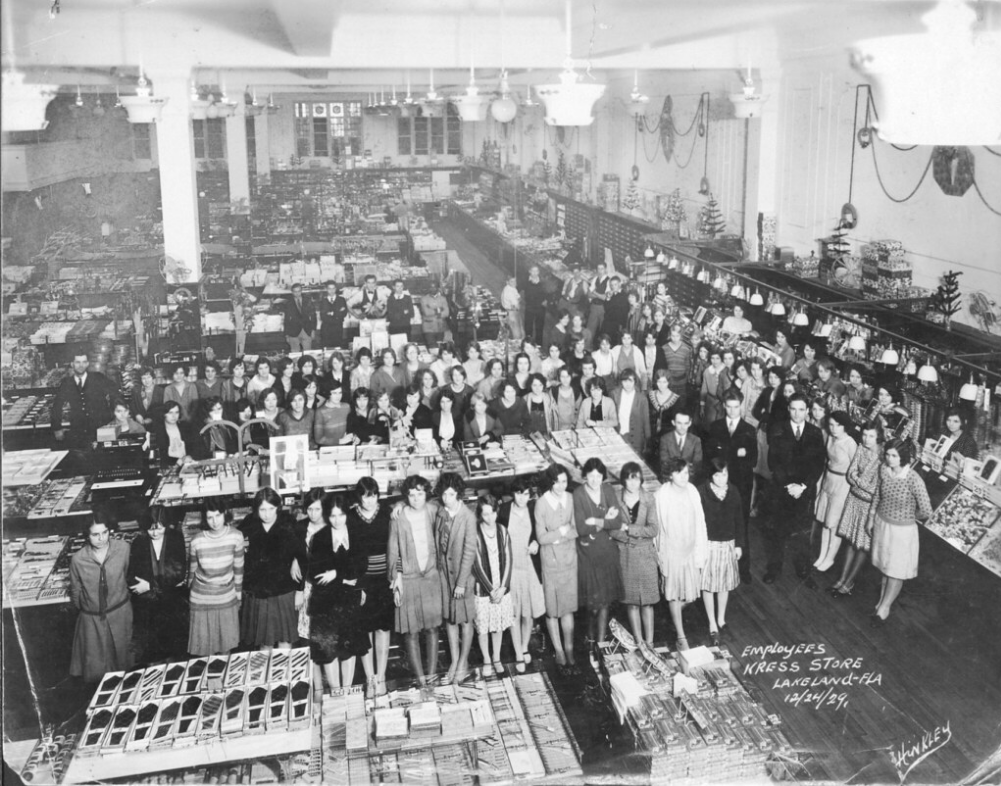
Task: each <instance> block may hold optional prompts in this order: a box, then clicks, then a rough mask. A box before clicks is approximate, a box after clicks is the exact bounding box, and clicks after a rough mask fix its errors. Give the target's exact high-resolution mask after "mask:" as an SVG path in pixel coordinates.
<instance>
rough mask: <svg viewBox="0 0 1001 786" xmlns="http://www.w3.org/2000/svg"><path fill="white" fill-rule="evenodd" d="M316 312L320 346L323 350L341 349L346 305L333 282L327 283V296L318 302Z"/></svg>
mask: <svg viewBox="0 0 1001 786" xmlns="http://www.w3.org/2000/svg"><path fill="white" fill-rule="evenodd" d="M317 310H318V311H319V315H320V346H321V347H323V348H324V349H333V348H337V349H341V348H343V346H344V319H345V318H346V317H347V315H348V303H347V301H346V300H345V299H344V298H343V297H341V293H340V290H338V288H337V284H336V283H335V282H333V281H328V282H327V296H326V297H325V298H323V300H321V301H320V304H319V307H318V309H317Z"/></svg>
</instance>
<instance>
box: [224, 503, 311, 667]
mask: <svg viewBox="0 0 1001 786" xmlns="http://www.w3.org/2000/svg"><path fill="white" fill-rule="evenodd" d="M237 529H239V530H240V532H242V533H243V537H244V539H245V540H246V541H247V551H246V556H245V558H244V573H243V606H242V608H241V609H240V634H241V638H242V639H243V643H244V644H247V645H250V646H251V647H258V648H261V649H264V650H270V649H271V648H272V647H274V646H276V645H277V647H278V648H279V649H288V648H290V647H291V646H292V642H293V641H295V640H296V638H297V637H298V632H297V623H298V615H297V613H296V609H295V593H296V590H298V589H301V584H300V582H299V581H297V580H295V579H293V578H292V575H291V574H292V563H293V562H298V564H299V566H300V568H301V567H302V566H303V565H306V564H307V562H306V557H307V555H306V527H305V525H303V524H298V523H297V522H296V521H295V520H294V519H293V518H292V515H291V514H290V513H288V512H287V511H284V510H282V498H281V497H280V496H278V492H276V491H275V490H274V489H272V488H269V487H265V488H262V489H261V490H260V491H258V492H257V494H256V495H254V504H253V512H252V513H250V514H249V515H248V516H247V517H246V518H245V519H244V520H243V521H242V522H241V523H240V525H239V527H237Z"/></svg>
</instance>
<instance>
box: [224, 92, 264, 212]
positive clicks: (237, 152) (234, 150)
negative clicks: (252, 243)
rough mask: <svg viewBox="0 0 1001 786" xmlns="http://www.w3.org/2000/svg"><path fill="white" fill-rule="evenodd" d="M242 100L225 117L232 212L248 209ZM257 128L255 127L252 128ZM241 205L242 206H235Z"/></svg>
mask: <svg viewBox="0 0 1001 786" xmlns="http://www.w3.org/2000/svg"><path fill="white" fill-rule="evenodd" d="M244 106H245V104H244V103H243V101H238V102H237V105H236V111H235V112H234V113H233V115H232V116H230V117H227V118H226V164H227V167H228V169H229V203H230V205H233V206H234V209H233V212H234V213H237V214H239V213H245V212H246V211H248V210H249V209H250V174H249V172H248V171H247V115H246V113H245V110H244ZM254 130H255V131H256V130H257V129H256V128H255V129H254ZM237 205H243V206H244V207H243V208H236V207H235V206H237Z"/></svg>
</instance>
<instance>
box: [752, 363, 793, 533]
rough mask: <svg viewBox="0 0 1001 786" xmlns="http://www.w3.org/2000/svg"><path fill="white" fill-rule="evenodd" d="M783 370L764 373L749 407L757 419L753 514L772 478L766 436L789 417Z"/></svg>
mask: <svg viewBox="0 0 1001 786" xmlns="http://www.w3.org/2000/svg"><path fill="white" fill-rule="evenodd" d="M784 378H785V372H784V371H783V369H782V367H781V366H772V367H771V368H769V369H768V371H767V372H766V373H765V381H766V382H767V385H766V386H765V388H764V390H762V391H761V393H759V394H758V400H757V401H756V402H754V407H753V408H752V409H751V417H753V418H754V419H755V420H757V421H758V463H757V464H756V465H755V467H754V474H755V475H756V476H757V483H756V484H755V487H756V499H754V500H751V507H752V513H751V515H752V516H754V515H755V511H756V510H757V509H756V508H755V502H756V500H761V499H766V497H765V496H764V495H765V494H766V489H767V485H768V482H769V481H771V479H772V471H771V469H769V467H768V437H769V435H770V434H771V432H772V429H774V428H778V427H779V426H781V424H782V422H783V421H784V420H785V419H787V418H788V417H789V405H788V404H787V403H786V400H785V396H783V395H782V381H783V379H784Z"/></svg>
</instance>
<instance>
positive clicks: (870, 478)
mask: <svg viewBox="0 0 1001 786" xmlns="http://www.w3.org/2000/svg"><path fill="white" fill-rule="evenodd" d="M882 444H883V430H882V429H881V428H880V427H879V425H878V424H876V423H873V422H869V423H865V424H864V425H863V426H862V443H861V444H860V445H859V446H858V449H857V450H856V451H855V455H854V456H852V460H851V462H850V463H849V464H848V472H847V474H846V475H845V480H846V481H847V482H848V498H847V499H846V500H845V506H844V510H843V511H842V513H841V520H840V521H839V522H838V531H837V532H838V537H839V538H841V539H843V540H844V541H845V544H846V545H845V551H846V554H845V563H844V566H843V568H842V570H841V578H840V579H838V580H837V581H836V582H835V583H834V584H833V585H832V586H831V589H830V592H831V595H832V596H834V597H835V598H840V597H842V596H843V595H851V594H852V590H853V589H854V588H855V577H856V576H857V575H858V572H859V570H861V568H862V566H863V565H864V564H865V560H866V556H867V555H868V554H869V549H870V548H872V539H871V537H870V535H869V528H868V525H867V522H868V518H869V507H870V506H871V505H872V495H873V494H874V493H875V491H876V480H877V477H878V473H879V466H880V457H881V452H882V449H881V445H882Z"/></svg>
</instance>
